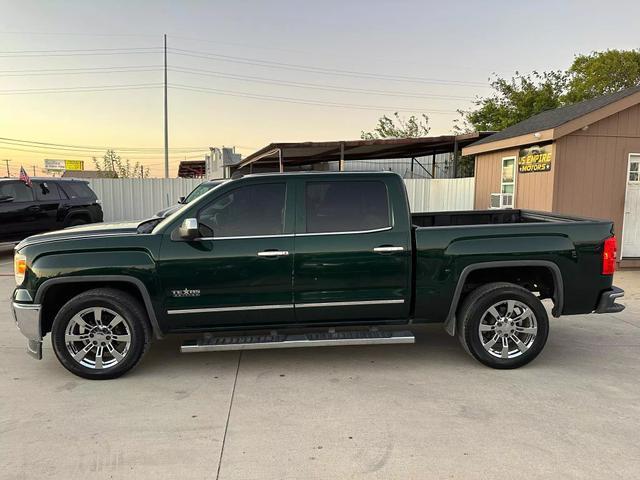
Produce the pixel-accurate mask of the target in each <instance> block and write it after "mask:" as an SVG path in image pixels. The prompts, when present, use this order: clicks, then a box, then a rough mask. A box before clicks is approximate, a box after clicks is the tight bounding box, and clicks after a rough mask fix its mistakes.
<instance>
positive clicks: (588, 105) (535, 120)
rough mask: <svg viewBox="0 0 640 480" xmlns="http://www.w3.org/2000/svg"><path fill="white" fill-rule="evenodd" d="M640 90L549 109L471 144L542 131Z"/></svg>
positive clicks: (634, 88) (631, 90)
mask: <svg viewBox="0 0 640 480" xmlns="http://www.w3.org/2000/svg"><path fill="white" fill-rule="evenodd" d="M637 92H640V85H639V86H637V87H631V88H627V89H625V90H621V91H619V92H616V93H612V94H609V95H603V96H601V97H596V98H592V99H591V100H585V101H583V102H579V103H574V104H573V105H567V106H566V107H560V108H556V109H554V110H547V111H546V112H542V113H539V114H537V115H534V116H533V117H529V118H527V119H526V120H523V121H522V122H519V123H516V124H515V125H512V126H510V127H508V128H505V129H504V130H502V131H500V132H498V133H494V134H493V135H490V136H488V137H486V138H482V139H480V140H478V141H477V142H475V143H472V144H471V145H470V146H472V147H473V146H476V145H484V144H487V143H492V142H497V141H499V140H506V139H507V138H512V137H519V136H520V135H526V134H527V133H535V132H540V131H542V130H549V129H551V128H555V127H558V126H560V125H562V124H565V123H567V122H570V121H571V120H575V119H576V118H579V117H582V116H583V115H586V114H588V113H591V112H593V111H595V110H599V109H600V108H603V107H606V106H607V105H609V104H611V103H614V102H617V101H618V100H621V99H623V98H625V97H628V96H629V95H633V94H634V93H637Z"/></svg>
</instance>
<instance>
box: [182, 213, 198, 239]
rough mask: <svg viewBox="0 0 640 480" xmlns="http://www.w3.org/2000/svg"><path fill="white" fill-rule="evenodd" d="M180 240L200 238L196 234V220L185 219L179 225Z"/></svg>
mask: <svg viewBox="0 0 640 480" xmlns="http://www.w3.org/2000/svg"><path fill="white" fill-rule="evenodd" d="M179 232H180V238H181V239H183V240H195V239H196V238H198V237H199V236H200V233H199V232H198V219H197V218H185V219H184V221H183V222H182V225H180V230H179Z"/></svg>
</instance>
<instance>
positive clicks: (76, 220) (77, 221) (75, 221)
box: [67, 217, 89, 227]
mask: <svg viewBox="0 0 640 480" xmlns="http://www.w3.org/2000/svg"><path fill="white" fill-rule="evenodd" d="M87 223H89V222H88V221H87V219H86V218H83V217H73V218H71V219H69V221H68V222H67V227H77V226H78V225H86V224H87Z"/></svg>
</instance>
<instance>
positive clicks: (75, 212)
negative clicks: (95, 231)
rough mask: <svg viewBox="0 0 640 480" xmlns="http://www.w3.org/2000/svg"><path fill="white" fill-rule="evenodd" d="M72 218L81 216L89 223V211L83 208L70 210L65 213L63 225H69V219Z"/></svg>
mask: <svg viewBox="0 0 640 480" xmlns="http://www.w3.org/2000/svg"><path fill="white" fill-rule="evenodd" d="M74 218H82V219H84V220H86V221H87V223H91V213H90V212H89V210H85V209H80V210H71V211H70V212H69V213H67V214H66V215H65V217H64V220H63V223H64V224H65V225H69V223H71V220H73V219H74Z"/></svg>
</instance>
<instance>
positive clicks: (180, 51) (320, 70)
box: [169, 48, 487, 87]
mask: <svg viewBox="0 0 640 480" xmlns="http://www.w3.org/2000/svg"><path fill="white" fill-rule="evenodd" d="M169 51H170V52H172V53H175V54H176V55H183V56H187V57H195V58H205V59H209V60H219V61H224V62H232V63H241V64H246V65H254V66H261V67H267V68H281V69H285V70H296V71H303V72H311V73H320V74H323V75H338V76H348V77H357V78H370V79H377V80H392V81H398V82H411V83H430V84H436V85H450V86H453V85H455V86H474V87H478V86H482V87H486V86H487V85H486V83H482V82H474V81H463V80H446V79H437V78H420V77H409V76H404V75H387V74H381V73H371V72H358V71H352V70H339V69H332V68H323V67H314V66H310V65H298V64H292V63H283V62H273V61H268V60H259V59H252V58H246V57H235V56H231V55H222V54H218V53H210V52H201V51H197V50H185V49H180V48H170V49H169Z"/></svg>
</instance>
